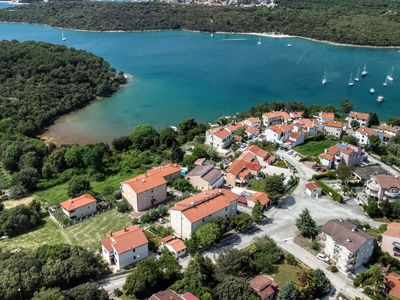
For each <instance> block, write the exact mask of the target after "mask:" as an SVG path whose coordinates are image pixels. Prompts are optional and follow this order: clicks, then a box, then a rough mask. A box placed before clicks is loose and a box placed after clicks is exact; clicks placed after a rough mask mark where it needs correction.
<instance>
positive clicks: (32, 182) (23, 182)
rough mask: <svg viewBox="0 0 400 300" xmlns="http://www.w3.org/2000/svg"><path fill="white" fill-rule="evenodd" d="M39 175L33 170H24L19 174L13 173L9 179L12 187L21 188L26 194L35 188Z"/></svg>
mask: <svg viewBox="0 0 400 300" xmlns="http://www.w3.org/2000/svg"><path fill="white" fill-rule="evenodd" d="M39 178H40V175H39V173H38V171H37V170H36V169H35V168H31V167H28V168H25V169H22V170H21V171H20V172H18V173H15V174H14V175H13V177H12V179H11V183H12V185H19V186H21V187H22V188H23V189H24V190H25V192H26V193H28V192H31V191H33V190H34V189H35V188H36V184H37V183H38V181H39Z"/></svg>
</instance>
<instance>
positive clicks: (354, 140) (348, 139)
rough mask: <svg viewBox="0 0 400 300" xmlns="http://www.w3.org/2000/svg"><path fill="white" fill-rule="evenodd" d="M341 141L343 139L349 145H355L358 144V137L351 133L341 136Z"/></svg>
mask: <svg viewBox="0 0 400 300" xmlns="http://www.w3.org/2000/svg"><path fill="white" fill-rule="evenodd" d="M343 141H345V142H346V143H349V144H351V145H355V146H357V145H358V139H357V138H356V137H355V136H352V135H345V136H343Z"/></svg>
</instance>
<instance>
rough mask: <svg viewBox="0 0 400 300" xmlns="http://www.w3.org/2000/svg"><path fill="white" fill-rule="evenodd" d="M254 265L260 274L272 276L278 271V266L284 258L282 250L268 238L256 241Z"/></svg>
mask: <svg viewBox="0 0 400 300" xmlns="http://www.w3.org/2000/svg"><path fill="white" fill-rule="evenodd" d="M254 246H255V252H254V253H253V265H254V267H255V268H256V270H257V271H258V272H259V273H267V274H272V273H275V272H277V271H278V268H277V267H276V264H278V263H279V262H281V261H282V260H283V258H284V255H283V252H282V250H281V249H280V248H279V247H278V246H277V245H276V243H275V242H274V241H273V240H272V239H271V238H269V237H268V236H263V237H259V238H256V239H255V241H254Z"/></svg>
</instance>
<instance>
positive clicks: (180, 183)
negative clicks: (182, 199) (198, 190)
mask: <svg viewBox="0 0 400 300" xmlns="http://www.w3.org/2000/svg"><path fill="white" fill-rule="evenodd" d="M172 187H173V188H174V189H176V190H178V191H181V192H183V193H185V192H189V193H191V192H194V191H195V188H194V187H193V185H192V184H191V183H190V182H189V180H187V179H185V178H179V179H176V180H174V181H173V182H172Z"/></svg>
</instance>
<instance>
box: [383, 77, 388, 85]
mask: <svg viewBox="0 0 400 300" xmlns="http://www.w3.org/2000/svg"><path fill="white" fill-rule="evenodd" d="M387 81H388V78H387V76H386V78H385V82H384V83H383V84H382V85H383V86H387Z"/></svg>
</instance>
